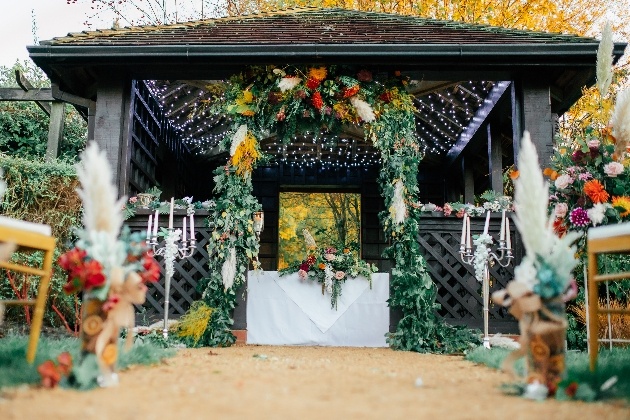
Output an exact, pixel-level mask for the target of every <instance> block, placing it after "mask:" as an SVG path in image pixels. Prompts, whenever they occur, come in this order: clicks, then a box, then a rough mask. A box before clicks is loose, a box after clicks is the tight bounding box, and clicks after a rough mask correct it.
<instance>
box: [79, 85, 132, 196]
mask: <svg viewBox="0 0 630 420" xmlns="http://www.w3.org/2000/svg"><path fill="white" fill-rule="evenodd" d="M130 96H131V88H130V84H129V83H127V81H125V80H124V79H123V78H118V79H106V80H101V81H100V82H99V86H98V89H97V93H96V98H97V100H96V113H95V115H94V130H93V139H94V141H96V143H97V144H98V145H99V148H100V149H101V150H104V151H105V153H106V155H107V160H108V162H109V164H110V166H111V168H112V171H114V173H115V174H116V181H115V185H117V186H118V192H119V195H124V194H125V193H126V189H127V188H126V186H127V184H128V182H127V179H128V165H127V163H126V162H125V161H124V158H125V155H126V153H124V152H123V150H125V151H126V148H127V143H128V141H129V137H128V125H127V124H128V119H129V112H128V109H129V108H128V107H129V102H130V99H129V98H130ZM88 120H89V118H88ZM88 125H89V121H88ZM88 137H91V135H88ZM123 153H124V154H123Z"/></svg>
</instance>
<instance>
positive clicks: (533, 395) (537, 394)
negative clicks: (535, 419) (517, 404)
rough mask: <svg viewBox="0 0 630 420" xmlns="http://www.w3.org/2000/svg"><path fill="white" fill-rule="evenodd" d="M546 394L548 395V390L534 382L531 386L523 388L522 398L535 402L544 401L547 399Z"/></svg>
mask: <svg viewBox="0 0 630 420" xmlns="http://www.w3.org/2000/svg"><path fill="white" fill-rule="evenodd" d="M547 394H549V389H548V388H547V387H546V386H545V385H543V384H541V383H540V382H538V381H534V382H533V383H531V384H527V386H526V387H525V392H524V393H523V398H527V399H529V400H535V401H544V400H545V399H547Z"/></svg>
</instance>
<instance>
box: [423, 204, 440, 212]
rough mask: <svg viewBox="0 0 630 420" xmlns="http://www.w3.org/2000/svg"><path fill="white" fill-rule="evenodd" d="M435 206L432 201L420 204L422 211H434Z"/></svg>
mask: <svg viewBox="0 0 630 420" xmlns="http://www.w3.org/2000/svg"><path fill="white" fill-rule="evenodd" d="M436 208H437V206H436V205H435V204H433V203H427V204H425V205H424V206H422V211H435V209H436Z"/></svg>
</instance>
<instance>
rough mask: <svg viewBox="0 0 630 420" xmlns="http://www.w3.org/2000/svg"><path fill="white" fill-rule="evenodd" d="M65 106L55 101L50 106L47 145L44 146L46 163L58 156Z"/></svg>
mask: <svg viewBox="0 0 630 420" xmlns="http://www.w3.org/2000/svg"><path fill="white" fill-rule="evenodd" d="M64 116H65V104H64V103H63V102H59V101H55V102H53V103H52V105H51V110H50V123H49V124H48V144H47V145H46V162H50V161H52V160H54V159H56V158H57V157H58V156H59V145H60V144H61V141H62V140H63V123H64Z"/></svg>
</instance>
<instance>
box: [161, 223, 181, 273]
mask: <svg viewBox="0 0 630 420" xmlns="http://www.w3.org/2000/svg"><path fill="white" fill-rule="evenodd" d="M181 234H182V231H181V229H175V230H173V231H168V232H167V234H166V237H165V238H164V270H165V272H166V277H171V278H172V277H173V274H174V273H175V259H176V258H177V254H178V252H179V246H178V241H179V238H180V236H181Z"/></svg>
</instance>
